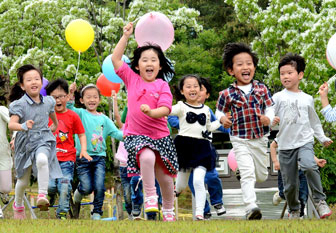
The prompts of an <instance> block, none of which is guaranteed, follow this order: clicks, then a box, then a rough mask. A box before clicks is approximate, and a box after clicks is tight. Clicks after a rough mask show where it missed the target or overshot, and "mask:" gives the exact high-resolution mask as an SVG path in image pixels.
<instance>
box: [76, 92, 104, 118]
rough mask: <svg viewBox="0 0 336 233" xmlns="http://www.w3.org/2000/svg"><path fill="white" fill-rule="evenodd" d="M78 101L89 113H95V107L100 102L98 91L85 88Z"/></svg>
mask: <svg viewBox="0 0 336 233" xmlns="http://www.w3.org/2000/svg"><path fill="white" fill-rule="evenodd" d="M80 101H81V103H82V104H84V105H85V107H86V109H87V110H88V111H89V112H91V113H97V107H98V105H99V102H100V96H99V93H98V90H97V89H96V88H86V89H85V91H84V93H83V98H81V99H80Z"/></svg>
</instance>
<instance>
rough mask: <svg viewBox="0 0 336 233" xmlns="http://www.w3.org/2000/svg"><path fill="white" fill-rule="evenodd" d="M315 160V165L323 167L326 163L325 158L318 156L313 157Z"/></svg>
mask: <svg viewBox="0 0 336 233" xmlns="http://www.w3.org/2000/svg"><path fill="white" fill-rule="evenodd" d="M315 162H316V163H317V165H318V166H319V167H324V166H325V165H326V163H327V160H325V159H319V158H316V157H315Z"/></svg>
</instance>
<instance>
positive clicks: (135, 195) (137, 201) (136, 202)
mask: <svg viewBox="0 0 336 233" xmlns="http://www.w3.org/2000/svg"><path fill="white" fill-rule="evenodd" d="M139 179H140V176H133V177H132V179H131V193H132V204H133V209H141V206H142V204H143V193H142V180H141V181H140V182H139ZM138 182H139V184H138ZM137 185H138V187H137ZM155 187H156V193H157V195H158V197H159V198H158V202H159V204H162V197H161V191H160V185H159V183H158V182H157V180H155Z"/></svg>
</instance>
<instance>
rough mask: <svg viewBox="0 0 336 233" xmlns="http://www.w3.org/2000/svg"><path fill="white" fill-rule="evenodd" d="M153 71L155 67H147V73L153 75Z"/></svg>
mask: <svg viewBox="0 0 336 233" xmlns="http://www.w3.org/2000/svg"><path fill="white" fill-rule="evenodd" d="M153 71H154V69H152V68H147V69H146V74H147V75H152V74H153Z"/></svg>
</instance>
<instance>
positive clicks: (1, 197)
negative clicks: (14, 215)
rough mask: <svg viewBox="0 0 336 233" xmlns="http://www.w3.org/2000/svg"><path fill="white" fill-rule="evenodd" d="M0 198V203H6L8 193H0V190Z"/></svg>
mask: <svg viewBox="0 0 336 233" xmlns="http://www.w3.org/2000/svg"><path fill="white" fill-rule="evenodd" d="M0 199H1V201H2V203H4V204H5V205H6V204H8V202H9V195H8V194H7V193H1V192H0Z"/></svg>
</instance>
